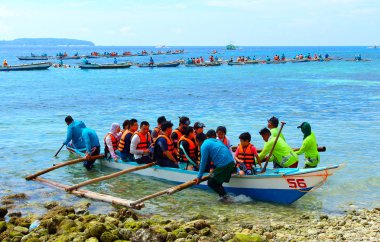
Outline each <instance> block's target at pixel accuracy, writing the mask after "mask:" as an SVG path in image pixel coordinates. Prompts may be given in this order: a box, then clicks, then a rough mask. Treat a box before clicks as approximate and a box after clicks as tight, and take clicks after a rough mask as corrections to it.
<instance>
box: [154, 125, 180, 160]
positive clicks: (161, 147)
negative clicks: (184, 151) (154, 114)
mask: <svg viewBox="0 0 380 242" xmlns="http://www.w3.org/2000/svg"><path fill="white" fill-rule="evenodd" d="M161 130H162V132H163V134H162V135H159V136H158V137H157V139H156V141H155V142H154V159H155V160H156V161H157V164H158V165H159V166H161V167H172V168H179V166H178V161H177V159H176V157H177V156H178V150H177V149H175V148H174V144H173V141H172V139H171V138H170V134H171V133H172V130H173V123H172V122H170V121H165V122H163V123H162V125H161Z"/></svg>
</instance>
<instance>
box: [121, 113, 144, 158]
mask: <svg viewBox="0 0 380 242" xmlns="http://www.w3.org/2000/svg"><path fill="white" fill-rule="evenodd" d="M123 125H124V124H123ZM138 129H139V124H138V123H137V120H136V119H134V118H132V119H131V120H128V126H127V128H125V130H124V132H123V134H122V135H121V138H120V142H119V145H118V147H117V151H116V154H117V155H118V156H120V158H121V159H122V160H123V161H135V158H134V156H133V154H131V141H132V136H133V134H134V133H135V132H136V131H137V130H138Z"/></svg>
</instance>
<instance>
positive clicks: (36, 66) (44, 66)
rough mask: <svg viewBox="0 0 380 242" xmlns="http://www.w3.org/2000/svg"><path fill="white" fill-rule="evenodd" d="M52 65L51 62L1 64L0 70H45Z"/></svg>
mask: <svg viewBox="0 0 380 242" xmlns="http://www.w3.org/2000/svg"><path fill="white" fill-rule="evenodd" d="M51 65H52V63H51V62H40V63H32V64H23V65H15V66H2V67H0V71H33V70H46V69H48V68H49V67H50V66H51Z"/></svg>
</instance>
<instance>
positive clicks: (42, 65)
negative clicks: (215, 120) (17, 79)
mask: <svg viewBox="0 0 380 242" xmlns="http://www.w3.org/2000/svg"><path fill="white" fill-rule="evenodd" d="M332 60H343V61H362V62H365V61H370V60H368V59H361V60H356V59H343V58H323V59H285V60H270V61H268V60H245V61H231V60H229V61H226V60H222V59H218V60H217V61H212V62H211V61H205V62H201V63H187V62H186V61H185V60H183V59H180V60H174V61H168V62H159V63H132V62H120V63H105V64H100V63H90V62H88V63H85V64H79V65H74V66H71V65H63V64H53V63H52V62H39V63H30V64H21V65H13V66H10V65H8V66H0V71H30V70H46V69H48V68H50V67H51V66H53V67H55V68H80V69H84V70H88V69H125V68H130V67H131V66H136V67H139V68H160V67H178V66H179V65H181V64H182V65H184V66H185V67H213V66H221V65H223V64H227V65H229V66H235V65H253V64H285V63H289V62H290V63H306V62H327V61H332Z"/></svg>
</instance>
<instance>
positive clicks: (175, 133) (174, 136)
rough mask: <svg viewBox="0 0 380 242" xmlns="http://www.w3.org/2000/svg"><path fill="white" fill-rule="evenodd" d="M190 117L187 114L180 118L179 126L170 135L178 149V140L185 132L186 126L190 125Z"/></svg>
mask: <svg viewBox="0 0 380 242" xmlns="http://www.w3.org/2000/svg"><path fill="white" fill-rule="evenodd" d="M190 123H191V122H190V119H189V118H188V117H186V116H183V117H180V118H179V126H178V128H176V129H175V130H174V131H173V133H172V134H171V135H170V137H171V138H172V140H173V144H174V148H175V149H178V140H179V139H180V138H181V137H182V135H183V134H184V132H185V129H186V127H188V126H189V125H190Z"/></svg>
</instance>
